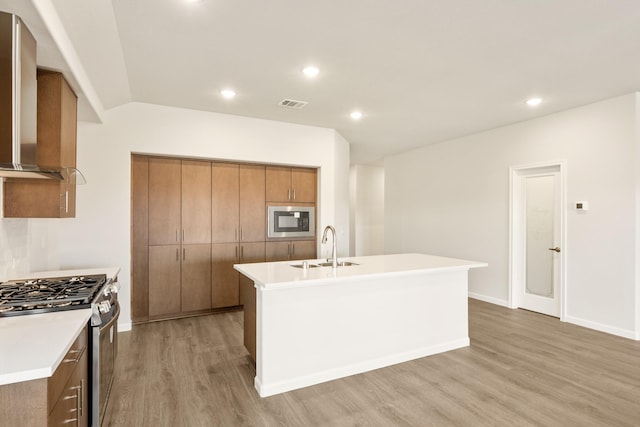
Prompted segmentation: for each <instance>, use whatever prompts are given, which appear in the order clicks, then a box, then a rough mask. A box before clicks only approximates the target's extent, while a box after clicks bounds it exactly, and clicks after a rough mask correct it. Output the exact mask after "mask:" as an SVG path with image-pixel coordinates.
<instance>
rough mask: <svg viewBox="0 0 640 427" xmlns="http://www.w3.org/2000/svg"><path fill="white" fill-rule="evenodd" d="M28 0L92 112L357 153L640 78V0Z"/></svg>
mask: <svg viewBox="0 0 640 427" xmlns="http://www.w3.org/2000/svg"><path fill="white" fill-rule="evenodd" d="M15 3H16V2H15V0H14V1H11V0H0V9H2V10H7V11H12V12H15V13H18V14H21V13H22V14H24V15H23V16H22V17H23V19H24V20H25V22H27V25H28V26H29V27H30V28H32V27H33V28H32V31H33V32H34V33H36V34H35V35H36V38H37V39H38V43H39V44H38V49H39V50H38V62H39V64H40V65H41V66H46V67H50V68H56V69H60V70H62V71H65V73H67V72H68V73H69V74H71V75H72V80H73V84H75V87H76V89H77V90H78V91H80V92H81V110H86V111H81V117H84V118H85V119H87V120H96V119H99V118H100V116H101V114H102V113H103V109H105V110H108V109H110V108H114V107H117V106H119V105H122V104H125V103H127V102H130V101H138V102H147V103H154V104H161V105H170V106H176V107H183V108H191V109H198V110H205V111H215V112H221V113H228V114H238V115H243V116H250V117H259V118H265V119H272V120H280V121H287V122H293V123H300V124H308V125H314V126H322V127H328V128H334V129H336V130H337V131H338V132H340V134H341V135H343V136H344V137H345V138H346V139H347V140H348V141H349V142H350V143H351V147H352V149H351V158H352V163H369V162H375V161H377V160H378V159H380V158H381V157H384V156H385V155H388V154H392V153H396V152H400V151H404V150H407V149H410V148H412V147H416V146H421V145H425V144H432V143H436V142H439V141H444V140H448V139H451V138H455V137H459V136H462V135H467V134H471V133H476V132H480V131H483V130H487V129H491V128H495V127H498V126H502V125H506V124H510V123H514V122H518V121H522V120H528V119H530V118H533V117H537V116H540V115H546V114H550V113H552V112H556V111H561V110H566V109H569V108H573V107H575V106H579V105H583V104H587V103H591V102H594V101H597V100H601V99H605V98H609V97H613V96H617V95H621V94H625V93H629V92H633V91H636V90H640V54H639V53H640V51H639V48H640V3H639V2H638V0H536V1H527V0H484V1H477V0H447V1H443V0H401V1H389V0H347V1H345V0H322V1H308V0H268V1H265V0H202V1H201V2H199V3H195V4H189V3H187V2H185V0H111V1H110V0H29V1H27V0H23V1H22V2H21V3H25V4H23V5H21V6H20V7H18V6H17V5H16V4H15ZM16 8H18V9H20V8H22V9H20V10H16ZM51 11H53V12H54V13H53V14H56V13H55V12H57V15H58V17H59V22H60V23H61V24H62V28H63V31H62V32H63V33H65V34H66V36H68V39H69V41H70V44H71V49H69V46H67V47H65V46H64V44H63V43H61V42H60V39H61V36H60V31H56V30H55V26H53V27H52V25H51V23H52V22H55V19H53V18H52V16H51V15H52V13H51ZM43 22H44V24H43ZM44 27H46V28H44ZM34 28H35V30H34ZM63 35H64V34H63ZM51 39H53V40H54V42H52V40H51ZM61 44H62V46H61ZM56 47H57V48H58V49H59V50H60V52H58V53H57V55H58V58H56V53H55V52H52V51H54V50H55V48H56ZM45 50H46V52H45ZM70 51H71V52H72V53H73V54H75V55H77V58H76V59H77V61H73V58H71V60H70V59H69V56H70V55H69V52H70ZM71 56H73V55H71ZM60 57H62V60H61V58H60ZM56 61H57V62H56ZM308 64H314V65H316V66H318V67H319V68H320V69H321V72H320V75H319V76H318V77H317V78H316V79H314V80H309V79H308V78H306V77H305V76H304V75H302V74H301V72H300V70H301V69H302V67H303V66H305V65H308ZM78 70H80V71H78ZM74 79H75V80H74ZM226 87H232V88H234V89H235V91H236V92H237V94H238V96H237V97H236V98H235V99H233V100H232V101H227V100H224V99H222V98H221V97H220V96H219V94H218V92H219V91H220V90H221V89H223V88H226ZM92 91H93V92H92ZM531 96H540V97H542V98H544V103H543V104H542V105H541V106H539V107H538V108H537V109H531V108H529V107H527V106H526V105H524V101H525V100H526V99H527V98H529V97H531ZM284 98H290V99H294V100H300V101H307V102H308V103H309V104H308V105H307V106H306V107H305V108H303V109H301V110H291V109H285V108H283V107H279V106H278V105H277V104H278V102H279V101H281V100H282V99H284ZM354 109H360V110H362V111H363V112H364V114H365V116H364V118H363V119H362V120H360V121H359V122H354V121H352V120H351V119H350V118H349V112H350V111H352V110H354Z"/></svg>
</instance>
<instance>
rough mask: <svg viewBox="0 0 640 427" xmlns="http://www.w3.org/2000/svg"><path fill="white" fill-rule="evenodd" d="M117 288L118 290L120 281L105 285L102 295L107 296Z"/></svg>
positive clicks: (115, 292)
mask: <svg viewBox="0 0 640 427" xmlns="http://www.w3.org/2000/svg"><path fill="white" fill-rule="evenodd" d="M119 290H120V283H118V282H114V283H112V284H110V285H109V286H105V288H104V291H102V293H103V294H104V296H106V297H107V296H109V295H110V294H117V293H118V291H119Z"/></svg>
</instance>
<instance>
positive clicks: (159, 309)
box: [149, 245, 181, 318]
mask: <svg viewBox="0 0 640 427" xmlns="http://www.w3.org/2000/svg"><path fill="white" fill-rule="evenodd" d="M180 265H181V262H180V245H156V246H149V318H158V317H167V316H171V315H177V314H180V311H181V310H180V306H181V298H180V295H181V278H180Z"/></svg>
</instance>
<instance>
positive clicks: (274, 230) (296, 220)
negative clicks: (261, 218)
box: [267, 206, 316, 239]
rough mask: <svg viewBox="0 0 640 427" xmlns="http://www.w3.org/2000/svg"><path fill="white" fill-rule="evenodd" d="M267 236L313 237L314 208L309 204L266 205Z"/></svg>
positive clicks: (314, 232)
mask: <svg viewBox="0 0 640 427" xmlns="http://www.w3.org/2000/svg"><path fill="white" fill-rule="evenodd" d="M267 214H268V218H267V225H268V227H269V228H268V231H267V237H268V238H270V239H272V238H278V237H284V238H289V237H314V236H315V235H316V208H314V207H309V206H268V207H267Z"/></svg>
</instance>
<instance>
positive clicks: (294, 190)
mask: <svg viewBox="0 0 640 427" xmlns="http://www.w3.org/2000/svg"><path fill="white" fill-rule="evenodd" d="M295 199H296V189H295V188H294V189H293V200H295Z"/></svg>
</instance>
